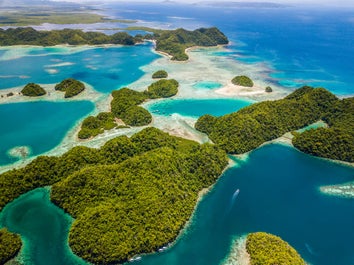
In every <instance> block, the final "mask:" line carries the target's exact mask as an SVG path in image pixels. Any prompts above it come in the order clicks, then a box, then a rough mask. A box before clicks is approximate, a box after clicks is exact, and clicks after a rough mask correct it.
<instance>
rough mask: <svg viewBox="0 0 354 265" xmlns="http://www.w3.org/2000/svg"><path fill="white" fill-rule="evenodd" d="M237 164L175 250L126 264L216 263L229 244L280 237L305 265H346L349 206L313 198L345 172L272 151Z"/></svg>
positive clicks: (281, 149)
mask: <svg viewBox="0 0 354 265" xmlns="http://www.w3.org/2000/svg"><path fill="white" fill-rule="evenodd" d="M238 163H239V166H237V167H233V168H230V169H228V170H227V171H226V172H225V173H224V175H223V176H222V177H221V178H220V179H219V181H218V182H217V183H216V185H215V186H214V187H213V189H212V190H211V192H209V193H208V194H207V195H206V196H205V197H204V198H203V200H202V201H201V203H200V204H199V205H198V207H197V209H196V211H195V213H194V216H193V218H192V223H191V225H190V226H189V227H188V228H187V229H186V231H185V232H184V233H183V235H182V236H181V237H180V238H179V240H178V241H177V242H176V244H175V245H173V246H172V247H171V248H170V249H167V250H166V251H163V252H161V253H157V254H152V255H146V256H142V258H141V259H140V260H139V261H136V262H135V263H134V264H144V265H157V264H159V265H160V264H161V265H162V264H169V265H182V264H193V265H196V264H198V265H202V264H203V265H215V264H222V261H223V260H224V259H225V257H226V256H227V255H228V252H229V250H230V246H231V242H232V240H233V239H235V238H238V237H240V236H242V235H245V234H247V233H250V232H255V231H265V232H269V233H273V234H275V235H278V236H280V237H282V238H283V239H284V240H286V241H288V242H289V243H290V244H291V245H292V246H293V247H294V248H295V249H296V250H297V251H298V252H299V253H300V254H301V255H302V257H303V258H304V259H305V260H306V261H307V262H310V264H313V265H333V264H337V265H348V264H353V261H354V253H353V243H354V241H353V238H354V230H353V222H354V203H353V200H352V199H345V198H338V197H333V196H327V195H325V194H322V193H321V192H320V191H319V187H320V186H322V185H328V184H329V183H332V184H333V183H342V182H345V181H353V178H354V169H353V168H349V167H345V166H341V165H337V164H334V163H330V162H326V161H324V160H321V159H317V158H314V157H311V156H308V155H305V154H303V153H300V152H298V151H296V150H295V149H293V148H291V147H286V146H282V145H278V144H272V145H267V146H264V147H262V148H260V149H257V150H255V151H253V152H252V153H251V154H250V156H249V159H248V160H247V161H238ZM237 189H239V190H240V192H239V194H238V196H237V197H236V196H234V193H235V190H237Z"/></svg>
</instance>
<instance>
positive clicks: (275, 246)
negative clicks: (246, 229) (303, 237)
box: [246, 232, 306, 265]
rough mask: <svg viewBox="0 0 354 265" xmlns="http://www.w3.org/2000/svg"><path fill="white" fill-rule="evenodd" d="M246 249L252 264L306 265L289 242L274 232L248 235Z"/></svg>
mask: <svg viewBox="0 0 354 265" xmlns="http://www.w3.org/2000/svg"><path fill="white" fill-rule="evenodd" d="M246 249H247V252H248V254H249V255H250V260H251V265H274V264H281V265H305V264H306V263H305V261H304V260H303V259H302V258H301V256H300V255H299V254H298V253H297V251H296V250H295V249H294V248H293V247H291V246H290V245H289V244H288V243H287V242H285V241H284V240H282V239H281V238H280V237H277V236H275V235H272V234H268V233H264V232H258V233H252V234H249V235H248V236H247V241H246Z"/></svg>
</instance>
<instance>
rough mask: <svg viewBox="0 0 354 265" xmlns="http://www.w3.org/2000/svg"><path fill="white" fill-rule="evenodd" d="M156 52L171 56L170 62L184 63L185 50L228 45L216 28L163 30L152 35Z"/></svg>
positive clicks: (224, 37)
mask: <svg viewBox="0 0 354 265" xmlns="http://www.w3.org/2000/svg"><path fill="white" fill-rule="evenodd" d="M154 39H155V40H156V50H157V51H161V52H166V53H168V54H170V55H171V56H172V58H171V59H172V60H176V61H186V60H188V55H187V54H186V53H185V50H186V49H187V48H190V47H193V46H201V47H210V46H216V45H224V44H228V43H229V40H228V39H227V37H226V36H225V35H224V34H223V33H222V32H221V31H220V30H219V29H217V28H215V27H212V28H200V29H196V30H194V31H188V30H185V29H176V30H169V31H167V30H164V31H159V32H156V33H154Z"/></svg>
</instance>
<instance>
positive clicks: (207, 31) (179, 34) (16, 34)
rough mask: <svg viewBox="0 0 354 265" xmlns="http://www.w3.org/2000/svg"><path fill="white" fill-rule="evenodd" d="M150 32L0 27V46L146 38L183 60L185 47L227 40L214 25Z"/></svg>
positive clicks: (131, 41)
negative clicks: (40, 29)
mask: <svg viewBox="0 0 354 265" xmlns="http://www.w3.org/2000/svg"><path fill="white" fill-rule="evenodd" d="M152 30H153V29H152ZM153 31H154V33H153V34H146V35H145V36H142V35H136V36H135V37H133V36H131V35H129V34H128V33H126V32H124V31H121V32H117V33H115V34H113V35H106V34H104V33H101V32H84V31H82V30H78V29H63V30H51V31H37V30H35V29H33V28H31V27H25V28H9V29H6V30H4V29H1V28H0V46H12V45H38V46H55V45H59V44H70V45H84V44H87V45H102V44H122V45H134V44H136V43H140V42H142V41H143V40H144V39H147V40H153V41H155V42H156V50H157V51H161V52H165V53H168V54H169V55H171V56H172V60H177V61H185V60H187V59H188V55H187V54H186V53H185V50H186V49H187V48H189V47H193V46H203V47H210V46H216V45H223V44H228V43H229V40H228V39H227V37H226V36H225V35H224V34H223V33H222V32H221V31H220V30H219V29H217V28H215V27H212V28H200V29H196V30H194V31H188V30H185V29H176V30H153Z"/></svg>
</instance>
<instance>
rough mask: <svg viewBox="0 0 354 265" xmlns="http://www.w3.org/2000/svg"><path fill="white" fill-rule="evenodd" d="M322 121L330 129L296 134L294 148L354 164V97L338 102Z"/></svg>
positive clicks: (318, 129)
mask: <svg viewBox="0 0 354 265" xmlns="http://www.w3.org/2000/svg"><path fill="white" fill-rule="evenodd" d="M322 119H323V120H324V121H325V122H326V123H327V124H328V126H329V128H317V129H312V130H308V131H305V132H303V133H301V134H299V133H295V137H294V138H293V144H294V146H295V147H296V148H298V149H300V150H301V151H303V152H305V153H308V154H311V155H315V156H321V157H325V158H330V159H336V160H342V161H347V162H354V97H351V98H346V99H342V100H338V101H337V102H336V104H335V105H334V107H333V108H332V109H331V111H330V112H328V113H326V114H325V115H324V117H323V118H322Z"/></svg>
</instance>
